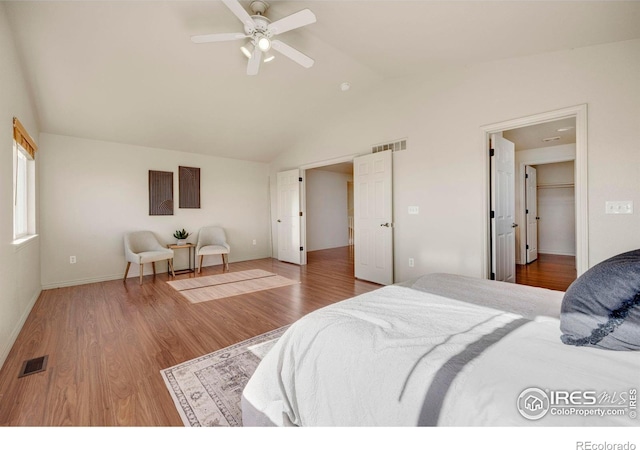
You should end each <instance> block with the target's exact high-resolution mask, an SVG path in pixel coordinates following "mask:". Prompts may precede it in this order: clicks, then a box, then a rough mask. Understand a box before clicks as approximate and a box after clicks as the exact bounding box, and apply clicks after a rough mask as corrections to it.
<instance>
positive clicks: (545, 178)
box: [502, 117, 576, 291]
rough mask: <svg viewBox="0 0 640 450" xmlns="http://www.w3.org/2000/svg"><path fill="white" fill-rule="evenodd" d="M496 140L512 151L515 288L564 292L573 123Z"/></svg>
mask: <svg viewBox="0 0 640 450" xmlns="http://www.w3.org/2000/svg"><path fill="white" fill-rule="evenodd" d="M502 136H503V137H504V138H505V139H507V140H509V141H511V142H513V143H514V146H515V158H514V160H515V192H514V199H515V212H516V214H515V220H516V223H517V224H518V226H517V227H516V228H515V263H516V266H515V282H516V283H517V284H526V285H530V286H538V287H545V288H548V289H554V290H560V291H565V290H566V289H567V288H568V287H569V285H570V284H571V283H572V282H573V281H574V280H575V278H576V262H575V257H576V232H575V227H576V220H575V214H576V208H575V153H576V151H575V150H576V148H575V147H576V132H575V117H570V118H566V119H561V120H556V121H551V122H546V123H543V124H537V125H531V126H527V127H521V128H517V129H512V130H505V131H503V133H502Z"/></svg>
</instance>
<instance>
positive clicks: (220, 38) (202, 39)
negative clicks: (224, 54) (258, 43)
mask: <svg viewBox="0 0 640 450" xmlns="http://www.w3.org/2000/svg"><path fill="white" fill-rule="evenodd" d="M246 37H247V36H246V35H244V34H242V33H220V34H202V35H199V36H191V41H192V42H195V43H196V44H204V43H207V42H224V41H237V40H239V39H244V38H246Z"/></svg>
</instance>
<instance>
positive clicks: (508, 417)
mask: <svg viewBox="0 0 640 450" xmlns="http://www.w3.org/2000/svg"><path fill="white" fill-rule="evenodd" d="M482 281H484V280H482ZM492 286H493V285H492ZM415 287H416V286H414V288H412V287H407V286H387V287H384V288H381V289H379V290H376V291H373V292H370V293H367V294H364V295H360V296H358V297H354V298H352V299H349V300H345V301H343V302H340V303H336V304H334V305H331V306H328V307H325V308H322V309H320V310H318V311H315V312H314V313H311V314H309V315H307V316H305V317H303V318H302V319H300V320H299V321H298V322H296V323H295V324H293V325H292V326H291V327H290V328H289V330H287V332H286V333H285V334H284V335H283V336H282V338H281V339H280V340H279V341H278V343H277V344H276V345H275V346H274V348H273V349H272V350H271V351H270V352H269V353H268V354H267V355H266V356H265V358H264V359H263V361H262V363H261V364H260V365H259V367H258V369H257V370H256V372H255V374H254V375H253V377H252V378H251V380H250V381H249V383H248V385H247V386H246V388H245V390H244V393H243V398H242V401H243V422H244V425H245V426H247V425H249V426H250V425H266V424H269V425H278V426H282V425H298V426H415V425H426V426H429V425H431V426H435V425H438V426H450V425H456V426H458V425H462V426H470V425H536V424H539V425H546V426H549V425H555V424H558V425H629V424H638V422H637V421H633V422H630V421H629V420H630V419H629V417H628V416H619V417H609V418H605V419H603V418H598V417H583V416H570V417H568V416H552V415H550V414H549V415H547V416H546V417H544V418H543V419H541V420H539V421H531V420H528V419H525V418H524V417H522V416H521V415H520V414H519V413H518V411H517V409H516V402H517V399H518V396H519V395H520V393H521V392H522V391H523V390H525V389H526V388H529V387H541V388H547V389H551V390H553V389H571V390H577V389H594V390H598V391H601V390H607V391H609V392H612V391H618V392H620V391H621V390H625V391H628V390H629V389H630V388H633V387H636V388H637V387H638V386H637V385H638V373H640V364H639V363H640V361H639V357H638V356H637V355H634V354H633V353H632V352H606V351H602V350H597V349H584V348H575V347H569V346H566V345H564V344H562V343H561V342H560V339H559V335H560V331H559V322H558V319H557V318H551V317H544V316H539V317H537V318H535V319H534V318H533V317H527V316H530V314H524V316H523V315H522V314H517V313H515V312H506V311H504V310H503V309H497V308H495V307H486V306H481V305H477V304H470V303H467V302H464V301H460V300H455V299H452V298H447V297H443V296H441V295H436V294H433V293H430V292H424V291H421V290H418V289H415ZM418 288H419V286H418ZM518 289H520V287H519V288H518ZM532 289H534V288H532ZM542 291H543V290H540V292H539V293H538V294H539V295H541V296H542V297H546V298H545V299H544V301H543V303H545V302H546V304H547V305H548V304H549V302H550V298H551V299H555V300H557V301H559V299H560V298H561V296H560V297H558V294H550V293H551V292H552V291H545V292H542ZM527 292H529V293H530V292H531V291H529V290H527ZM534 294H535V292H534ZM534 296H535V295H534ZM523 305H524V304H523ZM494 306H495V305H494ZM557 307H559V304H558V305H557ZM518 308H519V307H518V306H517V305H516V307H514V308H511V309H512V310H515V311H518V310H519V309H518ZM523 308H524V310H527V309H531V307H527V306H523ZM533 309H535V308H533ZM520 312H521V313H522V311H520ZM634 385H635V386H634ZM245 411H246V414H245Z"/></svg>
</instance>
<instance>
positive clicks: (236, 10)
mask: <svg viewBox="0 0 640 450" xmlns="http://www.w3.org/2000/svg"><path fill="white" fill-rule="evenodd" d="M222 3H224V4H225V5H226V6H227V8H229V9H230V10H231V12H232V13H233V14H235V16H236V17H237V18H238V19H240V22H242V23H243V24H244V25H250V26H255V22H254V21H253V19H252V18H251V16H250V15H249V13H248V12H247V11H246V10H245V9H244V8H243V7H242V5H241V4H240V3H239V2H238V0H222Z"/></svg>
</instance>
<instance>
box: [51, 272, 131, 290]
mask: <svg viewBox="0 0 640 450" xmlns="http://www.w3.org/2000/svg"><path fill="white" fill-rule="evenodd" d="M136 277H137V275H136ZM128 278H133V277H128ZM113 280H122V274H118V275H107V276H104V277H93V278H81V279H78V280H68V281H58V282H56V283H49V284H43V285H42V290H47V289H56V288H61V287H69V286H80V285H82V284H91V283H100V282H102V281H113Z"/></svg>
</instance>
